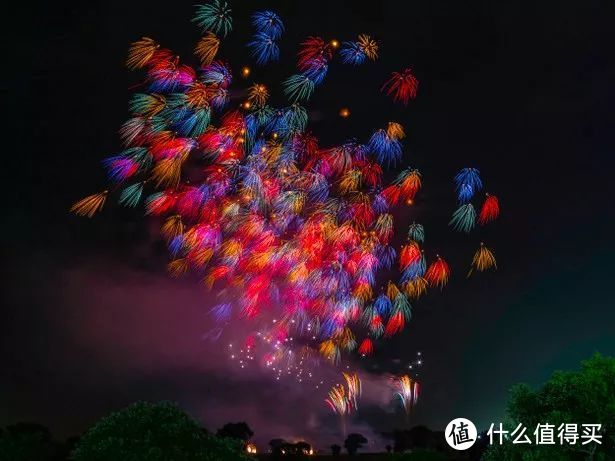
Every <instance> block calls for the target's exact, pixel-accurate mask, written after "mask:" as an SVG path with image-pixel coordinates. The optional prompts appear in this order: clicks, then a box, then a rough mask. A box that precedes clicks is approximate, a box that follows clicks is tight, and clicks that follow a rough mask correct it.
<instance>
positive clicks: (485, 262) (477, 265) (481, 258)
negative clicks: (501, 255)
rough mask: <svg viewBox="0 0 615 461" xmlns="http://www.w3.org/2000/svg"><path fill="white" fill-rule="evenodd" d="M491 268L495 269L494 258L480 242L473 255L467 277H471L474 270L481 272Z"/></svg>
mask: <svg viewBox="0 0 615 461" xmlns="http://www.w3.org/2000/svg"><path fill="white" fill-rule="evenodd" d="M491 268H493V269H497V265H496V261H495V256H494V255H493V253H492V252H491V250H489V248H487V247H486V246H485V245H484V244H483V243H482V242H481V244H480V247H479V248H478V250H476V253H474V258H473V259H472V267H471V268H470V272H468V277H469V276H470V275H472V272H473V271H474V270H477V271H479V272H483V271H486V270H488V269H491Z"/></svg>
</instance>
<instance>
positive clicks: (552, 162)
mask: <svg viewBox="0 0 615 461" xmlns="http://www.w3.org/2000/svg"><path fill="white" fill-rule="evenodd" d="M192 3H193V2H158V1H148V2H140V1H135V2H108V1H104V2H103V1H101V2H80V3H75V4H64V5H62V4H57V3H48V2H45V3H43V2H40V3H38V4H37V3H36V2H34V3H27V4H26V3H23V4H22V5H13V6H12V7H11V8H13V9H14V10H13V12H14V13H15V18H16V19H15V21H14V24H13V29H12V31H9V33H8V38H7V40H5V43H7V45H8V49H9V55H8V57H7V58H6V60H5V65H6V68H5V71H4V74H5V77H6V76H8V77H9V81H7V82H6V84H5V85H3V86H5V88H4V89H3V93H4V99H5V101H6V102H7V103H8V104H7V106H6V107H7V108H8V111H6V113H7V115H8V119H9V120H8V122H9V125H8V128H7V129H6V130H5V132H4V138H5V141H8V142H5V145H6V146H7V147H6V148H5V149H4V153H3V156H4V160H3V165H4V166H5V168H3V170H4V171H3V174H4V175H6V178H5V180H4V184H5V185H7V186H8V187H7V195H5V201H4V211H3V221H4V225H3V226H2V232H3V234H4V242H5V245H4V251H5V253H6V254H5V256H4V257H3V260H4V264H3V265H2V266H3V275H4V276H3V278H2V280H3V281H4V283H5V284H6V285H5V287H4V289H3V290H2V292H3V298H5V300H4V302H3V303H2V304H3V309H2V312H3V315H2V319H3V320H2V321H1V322H0V360H1V363H2V364H3V366H2V367H0V370H1V371H0V425H4V424H6V423H10V422H14V421H17V420H24V419H27V420H37V421H41V422H43V423H45V424H48V425H49V426H50V427H51V428H52V429H53V430H55V431H56V432H58V433H59V434H61V435H68V434H70V433H75V432H78V431H80V430H82V429H84V428H85V427H87V425H88V424H90V423H91V422H92V421H94V420H95V419H96V418H97V417H100V416H101V415H102V414H105V413H107V412H108V411H110V410H112V409H115V408H118V407H119V406H122V405H123V404H126V403H128V402H131V401H134V400H138V399H143V398H161V399H162V398H165V399H170V400H178V401H180V402H181V403H182V404H183V405H184V406H185V407H187V409H188V410H189V411H191V412H192V413H193V414H195V415H196V416H198V417H199V418H200V419H201V420H203V421H204V423H205V424H206V425H209V426H210V427H211V426H212V425H215V424H218V423H220V422H224V420H223V419H224V418H226V419H242V418H243V416H242V415H241V414H236V413H238V412H239V411H240V409H241V408H242V405H243V409H244V411H245V414H246V415H247V416H246V418H247V419H248V421H249V422H250V421H253V423H252V424H253V425H254V426H257V427H255V430H256V432H257V433H258V432H261V433H267V434H269V433H271V434H272V435H275V432H276V431H278V432H281V431H284V430H286V431H287V432H288V434H291V433H292V434H293V435H302V434H303V433H310V430H312V432H314V431H313V428H312V429H305V428H303V427H302V426H301V424H302V423H303V422H304V421H305V419H296V420H294V421H291V420H289V421H288V422H287V423H279V425H278V424H277V423H276V424H272V423H271V420H273V419H280V418H278V416H279V415H277V413H276V411H275V410H272V409H271V408H269V407H268V405H265V404H260V405H259V403H258V402H254V401H251V402H244V401H243V400H242V399H239V404H238V405H237V406H234V407H232V408H229V407H228V405H226V403H225V402H227V401H229V400H232V399H234V397H233V396H234V395H238V394H241V393H242V392H245V389H246V388H247V386H251V383H245V382H244V383H242V378H241V376H236V375H235V374H233V373H230V374H227V372H226V371H224V370H219V369H216V367H214V366H208V365H207V364H206V362H207V356H206V354H207V352H206V351H204V350H201V349H200V347H201V346H199V348H197V349H194V344H198V343H199V340H198V335H199V334H200V332H199V329H198V328H196V327H195V328H191V327H190V325H193V324H194V322H193V320H194V318H198V316H199V315H201V314H200V313H199V307H198V305H199V302H200V301H199V299H198V298H197V296H198V293H197V292H196V291H191V290H192V289H191V288H190V286H189V284H182V283H181V282H178V283H175V282H170V281H168V280H167V279H166V277H165V276H164V274H163V272H164V262H163V261H162V260H161V259H158V258H155V257H154V258H152V255H153V254H157V252H156V251H154V250H152V246H153V245H154V244H153V243H152V242H151V241H150V240H149V239H148V237H147V235H148V233H147V227H146V226H145V225H144V223H143V220H142V219H141V218H140V217H139V216H136V215H135V214H131V213H128V212H125V211H123V210H119V209H117V208H114V207H109V209H108V210H106V212H105V213H103V214H102V215H101V216H100V217H98V218H96V219H94V220H92V221H87V222H86V221H83V220H78V219H76V218H74V217H72V216H69V215H68V213H67V209H68V208H69V207H70V204H71V203H72V202H74V201H75V200H76V199H78V198H80V197H82V196H84V195H86V194H89V193H92V192H95V191H97V190H100V189H101V188H102V184H103V182H104V178H103V173H102V171H101V168H100V160H101V159H102V158H104V157H105V156H108V155H110V154H111V153H113V152H115V151H117V149H118V148H119V147H120V145H119V140H118V136H117V134H116V133H117V129H118V128H119V126H120V125H121V123H122V122H123V120H124V119H125V118H126V117H127V100H128V97H129V91H128V88H129V87H130V86H131V85H134V84H135V83H138V82H139V81H140V78H141V75H139V74H138V73H130V72H128V71H127V70H126V69H125V68H124V66H123V61H124V59H125V56H126V48H127V46H128V44H129V43H130V42H131V41H134V40H135V39H137V38H139V37H141V36H151V37H153V38H155V39H156V40H157V41H158V42H160V43H162V44H164V46H166V47H168V48H171V49H173V50H175V51H176V52H177V53H178V54H179V55H181V56H183V57H184V58H185V59H186V60H187V61H190V59H191V56H190V53H191V49H192V46H193V44H194V42H195V41H196V40H197V39H198V36H199V35H198V31H197V29H196V28H195V27H194V26H193V25H192V24H191V23H190V22H189V19H190V18H191V16H192V13H193V7H192ZM232 6H233V9H234V19H235V24H236V31H235V32H234V33H233V35H232V36H231V37H230V38H229V40H228V41H226V42H225V44H224V46H223V49H222V54H223V56H224V57H225V58H227V59H228V60H229V61H230V62H231V64H232V65H233V66H234V68H235V70H237V69H239V68H240V67H241V66H242V65H244V64H251V62H250V60H249V59H248V57H247V52H246V50H245V48H244V46H243V44H244V43H245V42H247V38H248V36H249V31H250V28H249V24H248V18H249V14H250V13H251V12H252V11H254V10H258V9H262V8H264V7H271V8H273V9H275V10H277V11H279V13H280V14H281V15H282V17H283V19H284V21H285V24H286V28H287V33H286V34H285V36H284V39H283V42H282V60H281V64H279V65H273V66H272V67H271V68H270V69H267V71H259V72H258V74H257V75H258V76H257V75H255V79H257V80H258V79H262V80H265V81H267V82H269V83H270V84H271V86H272V87H273V86H274V85H275V84H276V83H277V82H279V81H280V80H281V79H282V78H283V77H285V76H287V75H289V74H290V72H291V71H292V67H293V65H294V59H293V58H292V56H293V53H294V52H295V51H296V48H297V45H298V43H299V42H300V41H301V40H302V39H303V38H305V37H306V36H308V35H323V36H325V37H336V38H339V39H346V38H351V37H353V36H355V35H356V34H358V33H361V32H366V33H370V34H373V35H375V36H376V37H377V38H378V40H379V41H380V43H381V58H380V60H379V61H378V62H377V63H376V64H373V65H367V66H364V67H361V68H357V69H353V68H350V67H348V66H342V65H340V64H338V65H333V66H332V68H331V69H330V72H329V75H328V76H327V80H326V82H325V85H324V86H323V88H322V89H321V90H319V91H318V92H317V94H316V96H315V97H314V99H313V101H312V102H311V104H310V105H309V108H311V109H313V112H312V114H311V115H312V116H313V118H315V119H316V121H315V122H314V124H313V129H314V131H315V132H316V133H317V134H318V135H319V136H320V138H321V139H322V140H323V144H333V143H339V142H341V141H344V140H345V139H346V138H349V137H354V136H356V137H357V138H359V139H365V138H366V137H367V136H368V135H369V133H371V131H372V130H373V129H375V128H377V127H380V126H382V125H383V124H385V123H386V122H387V121H389V120H398V121H400V122H401V123H402V124H404V125H405V126H406V127H407V131H408V134H409V136H408V142H407V143H406V146H407V149H406V154H405V155H406V157H405V158H406V159H407V161H408V163H410V164H411V165H413V166H416V167H418V168H419V169H420V170H421V171H422V173H423V175H424V182H425V186H424V189H423V191H422V192H421V194H420V196H419V197H418V200H417V202H418V205H417V207H416V209H413V210H409V211H404V212H402V213H401V216H400V218H401V220H402V221H403V220H404V219H405V220H412V219H414V218H415V217H416V218H417V219H419V220H422V221H423V222H424V224H425V225H426V228H427V233H428V236H427V242H428V243H427V247H428V248H429V249H430V250H431V251H432V252H433V253H435V252H440V253H442V254H445V255H447V256H448V259H450V262H451V263H452V264H453V269H454V270H456V275H457V277H456V278H454V279H453V281H452V283H451V285H450V287H449V288H447V289H446V290H445V291H444V292H443V293H442V294H440V293H432V294H430V295H429V296H428V297H427V299H425V300H424V301H421V302H419V303H417V305H416V306H415V310H414V318H413V321H412V324H411V325H410V327H409V328H408V331H407V332H405V333H404V334H403V335H401V336H400V337H396V338H395V339H393V340H391V341H390V342H389V343H388V344H386V345H385V346H384V347H383V349H382V350H381V355H380V356H379V357H380V358H376V359H375V360H374V361H373V362H372V363H370V364H369V366H366V368H368V369H369V370H371V372H372V373H373V376H374V379H377V377H378V376H379V375H380V373H382V372H384V371H389V372H395V371H399V370H397V369H396V367H399V365H397V364H396V362H395V361H394V359H398V358H399V359H400V360H401V362H400V363H403V361H404V360H406V359H409V358H411V357H413V356H414V353H415V352H416V351H417V350H420V351H422V352H423V354H424V356H425V357H426V365H425V367H424V368H423V371H422V377H423V384H424V387H423V389H424V393H423V396H422V400H421V404H420V405H419V406H418V407H417V409H416V413H415V415H414V418H415V419H414V422H416V423H426V424H429V425H431V426H432V427H434V428H437V427H443V426H444V425H445V424H446V423H447V422H448V421H449V420H450V419H452V418H453V417H457V416H465V417H469V418H470V419H472V420H474V421H475V422H477V423H478V424H479V425H486V424H488V423H490V422H493V421H499V419H500V418H501V416H502V411H503V407H504V402H505V399H506V391H507V389H508V388H509V387H510V386H511V385H512V384H513V383H515V382H519V381H525V382H529V383H532V384H537V383H539V382H540V381H541V380H544V379H545V378H546V377H547V376H548V375H549V374H550V373H551V372H552V371H553V370H555V369H558V368H572V367H575V366H576V365H577V364H578V362H579V360H581V359H583V358H585V357H588V356H589V355H590V354H591V353H593V352H594V351H600V352H602V353H605V354H611V355H613V354H615V309H614V307H615V303H614V301H615V296H614V295H613V290H612V279H613V275H615V274H614V270H613V268H612V260H613V257H614V256H615V243H614V240H613V235H614V234H613V231H614V230H615V225H614V224H615V223H614V213H613V209H614V206H613V198H614V195H613V187H612V184H611V182H612V177H613V168H614V167H615V160H614V157H613V155H614V154H613V147H614V143H613V131H612V129H613V121H614V120H615V117H613V107H614V106H615V89H614V87H613V81H614V78H615V66H614V61H613V57H612V55H613V53H612V43H613V38H612V36H610V35H609V29H610V28H611V26H612V18H613V17H614V16H613V13H614V11H613V7H612V5H611V4H610V3H609V2H600V1H583V2H569V1H560V2H529V1H528V2H518V1H515V2H513V1H507V2H493V1H487V0H484V1H478V0H470V1H467V2H459V1H452V0H450V1H449V0H446V1H437V2H434V1H397V2H393V1H387V2H370V3H367V2H355V1H352V2H351V1H338V2H331V1H323V2H320V1H314V2H307V1H303V2H294V1H292V2H290V1H280V2H260V1H254V2H244V1H242V2H239V1H237V0H236V1H234V2H232ZM9 17H10V15H9ZM406 66H411V67H413V69H414V70H415V72H416V74H417V75H418V78H419V80H420V81H421V84H420V88H419V97H418V98H417V100H416V101H415V102H413V103H412V104H411V105H410V106H409V108H408V109H404V108H402V107H400V106H395V105H393V104H392V103H391V102H390V101H389V100H388V99H387V98H385V97H383V96H382V95H381V94H380V93H379V92H378V88H379V86H380V85H381V84H382V82H383V81H384V80H385V79H386V76H387V75H388V73H390V72H391V71H393V70H399V69H403V68H404V67H406ZM342 106H348V107H349V108H350V110H351V112H352V116H351V117H350V118H349V119H348V120H341V119H340V118H338V117H337V115H336V114H337V110H338V109H339V108H340V107H342ZM316 109H317V111H316ZM465 166H476V167H478V168H479V169H480V170H481V173H482V176H483V178H484V180H485V181H486V183H487V189H488V190H489V191H491V192H493V193H495V194H497V195H498V196H499V198H500V201H501V204H502V209H503V213H502V216H501V219H500V220H499V221H498V222H497V224H496V225H495V226H493V227H492V228H490V229H488V230H487V231H482V232H483V233H479V234H477V235H473V237H471V238H468V237H465V236H460V235H456V234H453V233H452V232H451V231H450V230H449V229H448V228H447V226H446V223H447V221H448V218H449V216H450V213H451V211H452V209H453V207H454V205H455V202H454V196H453V186H452V184H451V180H452V177H453V176H454V174H455V172H456V171H457V170H458V169H459V168H461V167H465ZM401 232H402V233H403V229H402V230H401ZM482 239H484V240H485V241H486V242H488V243H489V245H490V246H491V247H492V248H493V249H494V251H495V252H496V255H497V257H498V268H499V270H498V272H497V273H496V274H485V275H484V276H480V277H476V278H473V279H470V280H469V281H468V280H466V279H465V271H466V266H467V264H468V262H469V260H470V258H471V254H472V252H473V250H474V248H475V246H476V245H477V243H478V242H479V241H480V240H482ZM154 246H155V245H154ZM152 292H154V293H158V294H159V296H152V297H151V299H148V300H147V302H146V301H145V300H146V299H147V297H148V293H150V294H151V293H152ZM165 296H166V298H165ZM160 299H162V301H160ZM150 309H151V311H150ZM168 309H173V310H174V314H173V317H174V318H175V317H177V316H179V317H180V319H178V320H176V321H177V323H176V324H175V323H174V322H171V324H172V325H173V327H168V326H167V325H165V326H161V325H159V324H157V323H156V322H162V323H167V322H169V313H168ZM195 316H196V317H195ZM173 328H175V330H174V329H173ZM183 329H185V330H183ZM190 335H193V336H194V337H195V338H196V340H195V341H193V342H191V341H189V340H187V341H186V342H185V343H184V341H183V340H180V338H183V337H184V336H188V337H190ZM152 338H165V339H166V340H168V342H160V343H158V342H156V341H155V340H153V339H152ZM209 347H214V346H209ZM200 367H204V368H200ZM258 386H260V388H261V391H259V392H260V393H259V395H260V396H261V397H262V398H263V399H264V400H263V401H266V398H267V396H269V397H270V398H273V399H275V396H276V395H277V394H278V391H276V389H275V388H272V387H271V386H272V385H271V384H270V383H267V382H266V381H259V382H258ZM205 390H209V391H205ZM216 392H217V393H218V394H216ZM203 393H209V394H212V393H213V395H215V400H211V398H212V397H211V396H210V397H209V399H207V398H204V397H203V396H202V394H203ZM269 393H271V395H269ZM304 397H305V396H302V397H301V400H298V401H297V402H298V403H297V405H300V406H301V408H302V410H301V412H302V414H303V413H305V415H307V416H306V417H309V411H308V410H307V407H309V405H310V400H309V399H308V398H304ZM313 400H317V399H313ZM289 404H290V403H286V405H289ZM312 404H313V405H317V406H318V405H322V402H321V400H317V401H314V402H312ZM304 407H305V408H304ZM221 408H222V409H221ZM223 408H227V409H228V410H229V411H224V410H223ZM272 412H273V413H272ZM235 414H236V416H235ZM268 421H269V422H268ZM400 422H401V420H400V419H399V418H398V415H397V416H396V415H392V414H390V413H387V412H383V411H382V410H381V409H379V408H378V406H377V405H375V404H374V405H373V408H372V407H368V408H367V409H366V411H365V413H364V414H363V416H361V417H360V418H359V422H358V423H357V424H365V425H366V426H369V427H371V428H372V429H373V430H374V431H378V430H386V429H390V428H391V427H393V426H394V425H396V424H399V423H400ZM267 424H269V427H267V428H265V427H263V426H264V425H267ZM284 424H286V425H287V427H289V429H286V428H282V427H280V425H284ZM258 425H261V427H258ZM314 433H315V434H316V433H317V431H315V432H314ZM313 437H315V438H317V437H318V436H317V435H314V436H313Z"/></svg>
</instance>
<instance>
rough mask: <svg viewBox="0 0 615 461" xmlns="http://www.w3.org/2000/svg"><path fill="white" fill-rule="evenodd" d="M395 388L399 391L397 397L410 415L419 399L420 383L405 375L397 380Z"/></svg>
mask: <svg viewBox="0 0 615 461" xmlns="http://www.w3.org/2000/svg"><path fill="white" fill-rule="evenodd" d="M394 385H395V388H396V389H397V392H396V394H395V395H396V396H397V397H399V400H400V402H401V405H402V407H403V409H404V412H405V413H406V416H407V415H409V414H410V410H411V409H412V407H413V406H414V405H415V404H416V402H417V401H418V399H419V387H420V386H419V383H418V381H415V380H413V379H412V378H411V377H410V376H408V375H403V376H399V377H397V378H395V380H394Z"/></svg>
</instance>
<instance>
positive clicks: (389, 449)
mask: <svg viewBox="0 0 615 461" xmlns="http://www.w3.org/2000/svg"><path fill="white" fill-rule="evenodd" d="M384 449H385V450H386V451H387V453H391V451H393V447H392V446H391V445H387V446H386V447H384Z"/></svg>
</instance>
